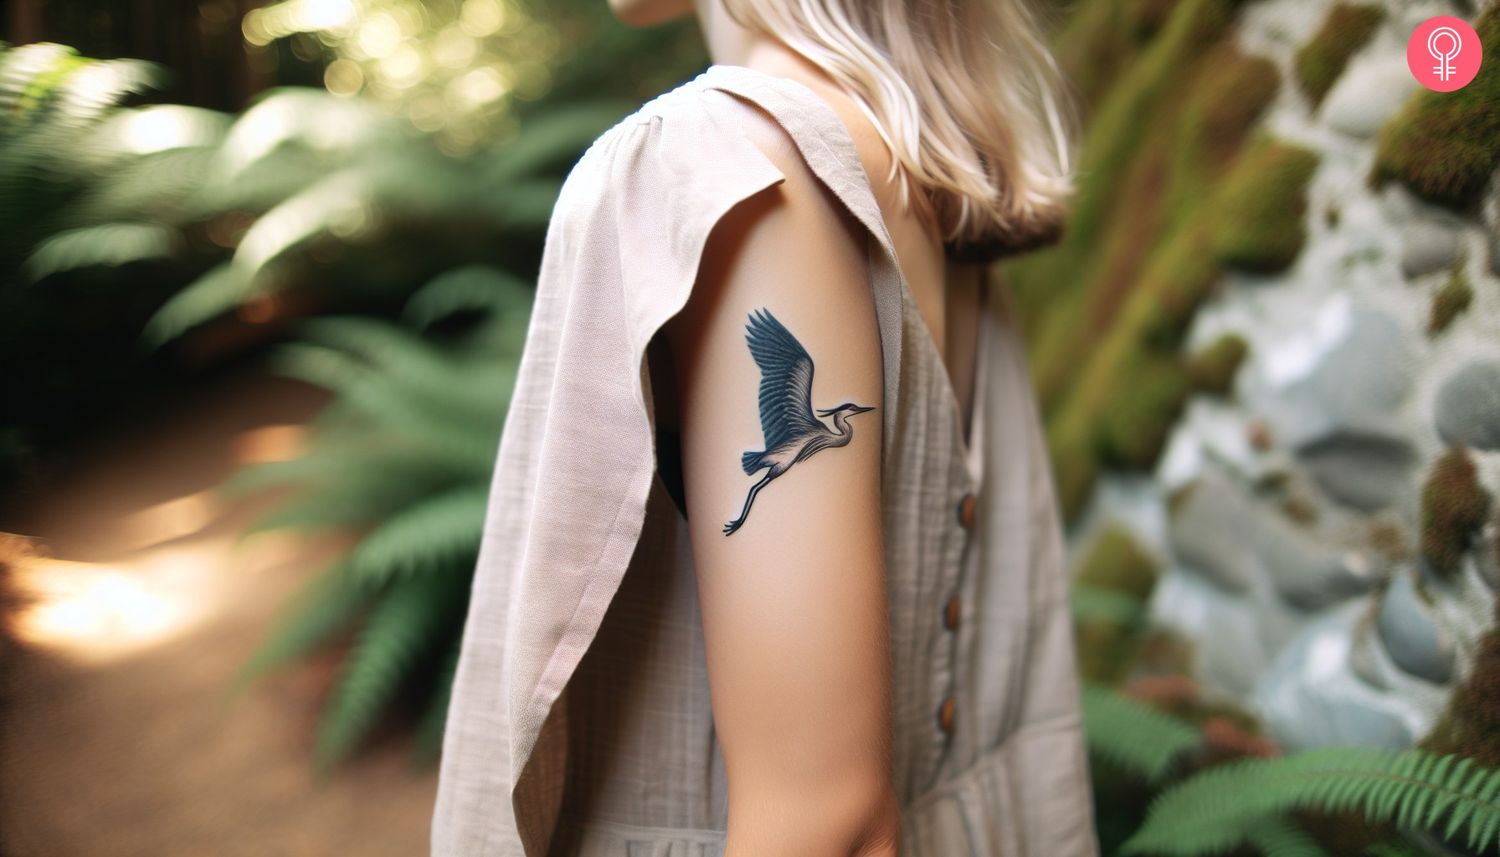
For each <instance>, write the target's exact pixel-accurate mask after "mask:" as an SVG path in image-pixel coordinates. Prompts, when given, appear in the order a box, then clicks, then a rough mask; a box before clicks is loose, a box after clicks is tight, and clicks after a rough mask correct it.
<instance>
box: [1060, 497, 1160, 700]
mask: <svg viewBox="0 0 1500 857" xmlns="http://www.w3.org/2000/svg"><path fill="white" fill-rule="evenodd" d="M1160 575H1161V569H1160V566H1159V564H1158V563H1157V561H1156V559H1155V558H1154V557H1152V556H1151V554H1149V553H1147V552H1146V550H1145V549H1144V548H1142V547H1141V545H1140V543H1139V542H1137V541H1136V539H1135V537H1134V536H1132V535H1131V534H1130V531H1129V530H1128V529H1126V528H1125V527H1123V526H1121V525H1119V524H1111V525H1109V526H1107V527H1105V528H1104V529H1102V530H1101V531H1100V532H1099V534H1098V535H1096V536H1095V537H1094V539H1093V542H1092V544H1091V545H1090V546H1089V550H1088V553H1087V554H1085V555H1084V558H1083V561H1082V562H1081V563H1080V564H1079V566H1078V569H1077V571H1076V572H1075V573H1074V575H1073V593H1074V605H1075V606H1074V615H1075V622H1074V629H1075V634H1076V636H1077V640H1078V659H1079V667H1080V671H1081V672H1082V674H1083V676H1084V677H1085V678H1086V679H1087V680H1089V681H1095V682H1100V683H1103V684H1114V683H1117V682H1118V681H1120V680H1121V679H1123V678H1124V677H1125V675H1126V673H1127V672H1128V671H1129V669H1130V667H1131V664H1132V662H1133V661H1134V659H1135V653H1136V651H1137V648H1138V647H1139V645H1140V641H1141V635H1142V632H1143V630H1144V627H1145V616H1146V605H1147V603H1148V602H1149V601H1150V599H1151V594H1152V592H1153V591H1155V589H1156V581H1157V578H1158V577H1160ZM1083 605H1095V606H1094V607H1092V608H1090V609H1080V607H1081V606H1083Z"/></svg>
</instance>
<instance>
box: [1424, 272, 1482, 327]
mask: <svg viewBox="0 0 1500 857" xmlns="http://www.w3.org/2000/svg"><path fill="white" fill-rule="evenodd" d="M1473 302H1474V287H1473V286H1471V285H1469V278H1468V277H1467V276H1465V274H1464V272H1463V268H1462V266H1461V263H1460V265H1459V266H1455V267H1454V269H1453V273H1452V274H1451V275H1450V276H1449V277H1448V282H1446V283H1444V284H1443V287H1442V288H1440V289H1438V290H1437V291H1436V292H1434V293H1433V295H1432V310H1431V313H1430V314H1429V316H1428V319H1427V335H1428V336H1437V335H1438V334H1440V333H1442V332H1443V331H1444V330H1447V329H1448V325H1450V324H1452V323H1453V320H1454V319H1456V318H1458V317H1459V316H1460V315H1462V314H1463V313H1464V312H1465V311H1466V310H1467V309H1468V308H1469V304H1471V303H1473Z"/></svg>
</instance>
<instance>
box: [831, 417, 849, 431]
mask: <svg viewBox="0 0 1500 857" xmlns="http://www.w3.org/2000/svg"><path fill="white" fill-rule="evenodd" d="M833 429H834V431H836V432H838V433H839V434H841V435H843V436H844V437H848V436H849V415H848V414H847V413H845V412H844V411H839V412H838V413H836V414H834V415H833Z"/></svg>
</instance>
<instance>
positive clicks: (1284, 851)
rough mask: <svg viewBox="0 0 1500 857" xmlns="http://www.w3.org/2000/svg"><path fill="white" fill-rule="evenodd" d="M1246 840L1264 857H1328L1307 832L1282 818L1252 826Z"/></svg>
mask: <svg viewBox="0 0 1500 857" xmlns="http://www.w3.org/2000/svg"><path fill="white" fill-rule="evenodd" d="M1246 839H1248V840H1249V842H1250V844H1251V845H1253V846H1254V847H1255V849H1256V850H1257V851H1259V852H1260V853H1261V854H1264V855H1265V857H1328V852H1327V851H1324V850H1323V848H1322V846H1320V845H1318V843H1317V840H1315V839H1313V838H1312V836H1311V835H1310V834H1308V832H1307V831H1305V830H1303V829H1302V828H1300V827H1298V826H1297V825H1296V824H1295V823H1293V822H1291V821H1288V820H1287V819H1284V818H1273V819H1267V820H1265V821H1263V822H1261V823H1259V824H1256V825H1254V826H1252V827H1251V828H1250V829H1249V831H1248V832H1247V833H1246Z"/></svg>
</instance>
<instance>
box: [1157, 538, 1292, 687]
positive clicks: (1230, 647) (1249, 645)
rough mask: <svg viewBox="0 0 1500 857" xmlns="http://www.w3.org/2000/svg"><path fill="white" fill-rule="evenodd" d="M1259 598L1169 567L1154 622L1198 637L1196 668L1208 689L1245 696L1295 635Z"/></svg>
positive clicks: (1194, 650)
mask: <svg viewBox="0 0 1500 857" xmlns="http://www.w3.org/2000/svg"><path fill="white" fill-rule="evenodd" d="M1277 619H1278V617H1277V616H1276V614H1275V613H1274V611H1272V610H1267V609H1265V607H1264V605H1262V604H1260V603H1258V602H1257V600H1256V599H1254V598H1251V597H1247V596H1245V595H1240V594H1235V593H1232V592H1228V591H1226V590H1225V589H1223V588H1222V587H1220V586H1217V585H1215V584H1213V583H1211V582H1209V581H1207V580H1205V579H1204V578H1203V577H1202V576H1201V575H1198V574H1196V573H1193V572H1189V571H1187V570H1185V569H1182V568H1176V569H1173V570H1171V571H1169V572H1168V573H1167V574H1166V575H1165V576H1164V577H1162V578H1161V580H1160V581H1159V582H1158V583H1157V585H1156V591H1155V593H1154V594H1153V595H1152V598H1151V623H1152V624H1153V625H1155V626H1159V627H1166V628H1171V629H1173V630H1175V631H1176V632H1178V633H1180V634H1182V635H1184V636H1185V637H1187V638H1188V639H1191V640H1192V641H1193V644H1192V653H1193V654H1192V659H1193V674H1194V676H1195V677H1196V678H1197V680H1198V681H1199V683H1200V684H1201V685H1202V687H1203V690H1204V692H1205V693H1208V694H1211V695H1215V696H1222V697H1227V698H1230V699H1245V698H1246V697H1248V696H1249V695H1250V693H1251V691H1253V690H1254V689H1255V683H1256V682H1257V681H1258V680H1259V679H1260V676H1261V674H1262V673H1263V672H1265V669H1266V666H1267V665H1268V664H1270V662H1271V659H1272V658H1273V657H1275V655H1276V652H1277V651H1278V650H1280V648H1281V647H1282V646H1283V645H1285V643H1286V642H1287V640H1288V639H1289V638H1290V633H1291V632H1288V634H1287V635H1286V636H1283V635H1281V634H1279V633H1278V632H1279V631H1280V630H1281V627H1282V626H1281V623H1279V622H1278V621H1277Z"/></svg>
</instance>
